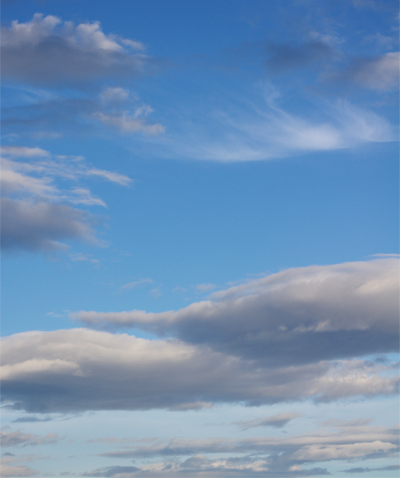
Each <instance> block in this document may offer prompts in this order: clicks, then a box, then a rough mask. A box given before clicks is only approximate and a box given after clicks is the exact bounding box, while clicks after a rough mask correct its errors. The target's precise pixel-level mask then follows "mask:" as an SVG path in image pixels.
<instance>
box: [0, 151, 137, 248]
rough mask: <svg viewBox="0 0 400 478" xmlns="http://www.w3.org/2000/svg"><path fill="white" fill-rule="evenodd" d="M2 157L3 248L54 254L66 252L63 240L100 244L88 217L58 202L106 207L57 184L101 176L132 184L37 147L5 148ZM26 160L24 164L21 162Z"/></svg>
mask: <svg viewBox="0 0 400 478" xmlns="http://www.w3.org/2000/svg"><path fill="white" fill-rule="evenodd" d="M2 154H3V156H4V157H3V158H2V159H1V161H2V175H1V187H2V194H3V195H4V196H5V197H2V198H1V211H2V228H1V237H2V248H3V249H5V250H8V251H11V250H19V249H23V250H28V251H57V250H63V249H66V247H67V246H66V245H65V244H64V243H63V242H61V241H63V240H68V239H79V240H83V241H86V242H90V243H92V244H93V243H97V244H100V242H99V241H98V240H97V239H96V238H95V234H94V230H93V227H92V226H93V224H94V218H93V216H91V215H90V214H89V213H88V212H86V211H82V210H80V209H77V208H74V207H71V206H69V205H67V204H62V203H70V204H74V205H85V206H103V207H105V206H106V204H105V203H104V202H103V201H102V200H101V199H100V198H97V197H94V196H93V195H92V194H91V192H90V190H89V189H87V188H86V187H82V186H81V185H78V186H73V187H72V188H71V187H70V188H68V189H66V188H63V189H61V187H60V183H64V182H66V181H67V182H71V181H72V182H78V183H79V181H80V180H81V179H82V178H90V177H100V178H103V179H106V180H108V181H111V182H114V183H117V184H120V185H124V186H126V185H128V184H129V183H130V181H131V180H130V179H129V178H128V177H127V176H124V175H122V174H119V173H114V172H110V171H103V170H99V169H96V168H92V167H89V166H88V165H87V164H86V163H85V161H84V158H83V157H67V156H55V157H53V156H52V155H51V154H50V153H49V152H48V151H44V150H42V149H40V148H28V147H19V146H5V147H4V148H3V151H2ZM26 158H29V162H25V161H24V160H25V159H26ZM21 159H22V160H21ZM56 179H57V180H58V182H59V184H56V182H55V180H56Z"/></svg>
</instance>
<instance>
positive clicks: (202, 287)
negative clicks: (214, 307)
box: [196, 284, 216, 292]
mask: <svg viewBox="0 0 400 478" xmlns="http://www.w3.org/2000/svg"><path fill="white" fill-rule="evenodd" d="M215 287H216V285H215V284H198V285H196V290H197V292H209V291H210V290H213V289H215Z"/></svg>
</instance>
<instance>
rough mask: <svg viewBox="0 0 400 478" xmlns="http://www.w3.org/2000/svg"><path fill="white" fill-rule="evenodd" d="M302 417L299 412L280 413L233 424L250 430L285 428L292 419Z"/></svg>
mask: <svg viewBox="0 0 400 478" xmlns="http://www.w3.org/2000/svg"><path fill="white" fill-rule="evenodd" d="M298 417H301V415H300V414H298V413H279V414H278V415H273V416H271V417H266V418H257V419H255V420H244V421H239V422H233V423H232V424H233V425H238V426H239V427H240V428H242V430H248V429H249V428H255V427H273V428H283V427H284V426H285V425H287V424H288V423H289V422H290V421H291V420H293V419H295V418H298Z"/></svg>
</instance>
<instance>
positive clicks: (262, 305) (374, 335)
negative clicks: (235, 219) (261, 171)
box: [73, 257, 399, 367]
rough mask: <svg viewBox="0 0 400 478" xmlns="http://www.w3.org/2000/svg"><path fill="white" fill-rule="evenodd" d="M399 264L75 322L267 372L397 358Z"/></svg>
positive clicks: (329, 272)
mask: <svg viewBox="0 0 400 478" xmlns="http://www.w3.org/2000/svg"><path fill="white" fill-rule="evenodd" d="M398 292H399V260H398V258H397V257H383V258H378V259H374V260H369V261H363V262H350V263H343V264H335V265H328V266H309V267H302V268H297V269H288V270H285V271H282V272H278V273H276V274H271V275H269V276H266V277H264V278H261V279H257V280H253V281H250V282H247V283H245V284H242V285H239V286H235V287H231V288H229V289H227V290H223V291H219V292H215V293H214V294H212V296H211V299H210V300H206V301H201V302H195V303H192V304H191V305H189V306H187V307H185V308H183V309H180V310H178V311H167V312H161V313H150V312H145V311H140V310H133V311H129V312H104V313H103V312H88V311H86V312H85V311H81V312H78V313H76V314H73V318H76V319H79V320H80V321H82V322H83V323H84V324H86V325H89V326H93V327H111V328H112V327H114V328H121V327H122V328H126V327H140V328H142V329H144V330H146V331H150V332H152V333H155V334H158V335H160V336H162V335H164V334H168V335H173V336H175V337H177V338H179V339H180V340H183V341H185V342H187V343H191V344H203V345H206V346H208V347H211V348H212V349H213V350H215V351H219V352H224V353H227V354H231V355H234V356H238V357H243V358H245V359H249V360H256V361H257V362H258V363H259V364H262V365H263V366H266V367H275V366H292V365H299V364H306V363H317V362H319V361H321V360H331V359H342V358H349V357H357V356H362V355H368V354H374V353H386V352H397V351H398V346H399V345H398V339H399V337H398Z"/></svg>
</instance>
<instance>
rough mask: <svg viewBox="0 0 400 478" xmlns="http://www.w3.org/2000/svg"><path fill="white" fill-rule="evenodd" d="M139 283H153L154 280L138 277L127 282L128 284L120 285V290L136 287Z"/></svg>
mask: <svg viewBox="0 0 400 478" xmlns="http://www.w3.org/2000/svg"><path fill="white" fill-rule="evenodd" d="M141 284H154V281H153V280H151V279H149V278H147V279H139V280H135V281H133V282H129V283H128V284H124V285H123V286H121V289H122V290H126V289H133V288H134V287H137V286H138V285H141Z"/></svg>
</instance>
